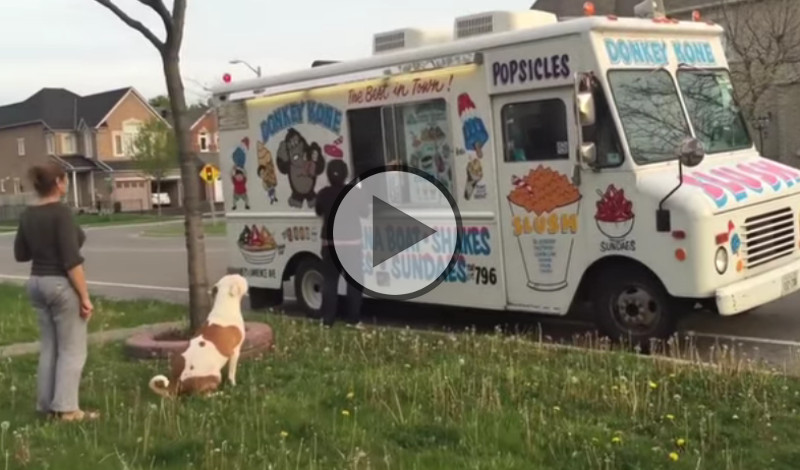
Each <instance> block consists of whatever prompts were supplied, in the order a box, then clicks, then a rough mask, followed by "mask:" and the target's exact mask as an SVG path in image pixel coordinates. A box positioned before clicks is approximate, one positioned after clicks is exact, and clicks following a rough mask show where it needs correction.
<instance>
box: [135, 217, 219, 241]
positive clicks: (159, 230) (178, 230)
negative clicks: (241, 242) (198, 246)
mask: <svg viewBox="0 0 800 470" xmlns="http://www.w3.org/2000/svg"><path fill="white" fill-rule="evenodd" d="M226 227H227V225H226V224H225V219H224V218H222V217H221V218H218V219H217V220H216V223H212V221H210V220H206V221H204V222H203V232H204V234H205V236H207V237H224V236H225V234H226ZM184 234H185V228H184V226H183V224H165V225H156V226H152V227H148V228H147V229H145V230H144V231H142V233H141V235H142V236H144V237H182V236H184Z"/></svg>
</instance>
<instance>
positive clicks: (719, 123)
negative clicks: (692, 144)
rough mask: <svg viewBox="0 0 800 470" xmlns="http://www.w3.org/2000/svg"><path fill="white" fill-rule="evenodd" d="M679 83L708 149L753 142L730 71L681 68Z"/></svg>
mask: <svg viewBox="0 0 800 470" xmlns="http://www.w3.org/2000/svg"><path fill="white" fill-rule="evenodd" d="M678 86H679V87H680V89H681V94H682V95H683V100H684V102H685V103H686V111H687V112H688V113H689V119H691V121H692V126H693V127H694V131H695V134H696V137H697V138H698V139H699V140H700V141H701V142H702V143H703V146H704V147H705V151H706V153H720V152H730V151H733V150H740V149H744V148H749V147H750V146H751V145H752V141H751V139H750V134H749V133H748V131H747V126H746V125H745V122H744V118H743V117H742V113H741V111H740V110H739V107H738V106H737V104H736V100H735V99H734V97H733V87H732V86H731V80H730V75H729V74H728V72H727V71H724V70H696V69H693V70H679V71H678Z"/></svg>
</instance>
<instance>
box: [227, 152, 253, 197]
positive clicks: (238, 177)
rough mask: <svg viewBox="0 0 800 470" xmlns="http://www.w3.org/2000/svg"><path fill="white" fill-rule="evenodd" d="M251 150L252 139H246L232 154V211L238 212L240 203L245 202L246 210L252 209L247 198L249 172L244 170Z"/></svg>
mask: <svg viewBox="0 0 800 470" xmlns="http://www.w3.org/2000/svg"><path fill="white" fill-rule="evenodd" d="M249 149H250V139H248V138H247V137H245V138H243V139H242V140H241V142H239V145H237V146H236V148H235V149H234V150H233V153H232V154H231V159H232V160H233V168H232V169H231V181H232V182H233V207H232V210H236V206H237V205H238V203H239V201H242V202H244V208H245V209H248V210H249V209H250V200H249V199H248V197H247V170H245V169H244V165H245V162H247V151H248V150H249Z"/></svg>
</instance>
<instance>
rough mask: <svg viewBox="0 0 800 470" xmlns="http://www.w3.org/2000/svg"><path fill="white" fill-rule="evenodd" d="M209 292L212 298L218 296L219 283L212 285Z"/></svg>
mask: <svg viewBox="0 0 800 470" xmlns="http://www.w3.org/2000/svg"><path fill="white" fill-rule="evenodd" d="M208 293H209V294H210V295H211V297H212V298H213V297H216V296H217V293H219V285H218V284H214V285H213V286H211V289H208Z"/></svg>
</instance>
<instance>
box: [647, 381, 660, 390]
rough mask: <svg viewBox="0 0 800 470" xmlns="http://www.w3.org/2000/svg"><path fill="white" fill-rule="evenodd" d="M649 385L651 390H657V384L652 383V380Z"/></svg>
mask: <svg viewBox="0 0 800 470" xmlns="http://www.w3.org/2000/svg"><path fill="white" fill-rule="evenodd" d="M649 385H650V388H652V389H653V390H655V389H657V388H658V384H657V383H655V382H653V381H652V380H651V381H650V382H649Z"/></svg>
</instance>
